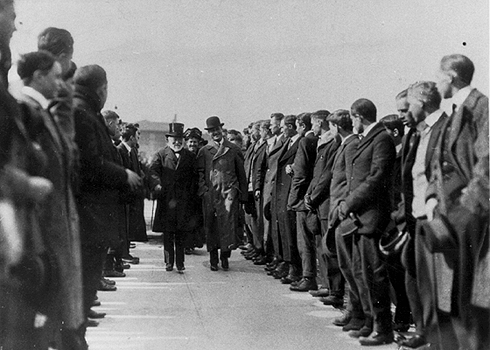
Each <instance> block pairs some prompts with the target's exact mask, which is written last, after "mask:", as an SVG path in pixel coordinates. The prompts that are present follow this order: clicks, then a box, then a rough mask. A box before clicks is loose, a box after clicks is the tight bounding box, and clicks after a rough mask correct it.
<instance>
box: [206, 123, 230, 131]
mask: <svg viewBox="0 0 490 350" xmlns="http://www.w3.org/2000/svg"><path fill="white" fill-rule="evenodd" d="M223 125H225V123H220V125H219V126H220V127H221V126H223ZM215 128H217V126H212V127H210V128H204V130H211V129H215Z"/></svg>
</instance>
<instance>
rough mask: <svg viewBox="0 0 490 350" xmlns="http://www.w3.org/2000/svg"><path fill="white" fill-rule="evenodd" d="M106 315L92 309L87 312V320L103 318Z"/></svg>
mask: <svg viewBox="0 0 490 350" xmlns="http://www.w3.org/2000/svg"><path fill="white" fill-rule="evenodd" d="M105 315H106V313H105V312H97V311H94V310H92V309H90V310H88V314H87V317H88V318H104V317H105Z"/></svg>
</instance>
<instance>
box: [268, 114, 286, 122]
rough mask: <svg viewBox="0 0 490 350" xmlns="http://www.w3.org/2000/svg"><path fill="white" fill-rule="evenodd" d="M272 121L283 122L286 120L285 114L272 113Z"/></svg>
mask: <svg viewBox="0 0 490 350" xmlns="http://www.w3.org/2000/svg"><path fill="white" fill-rule="evenodd" d="M271 119H276V120H279V121H281V120H283V119H284V114H282V113H272V114H271Z"/></svg>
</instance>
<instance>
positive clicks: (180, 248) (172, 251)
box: [163, 232, 187, 268]
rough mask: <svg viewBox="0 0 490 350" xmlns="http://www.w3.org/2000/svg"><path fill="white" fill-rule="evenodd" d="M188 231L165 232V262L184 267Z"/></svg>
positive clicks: (168, 264) (169, 264)
mask: <svg viewBox="0 0 490 350" xmlns="http://www.w3.org/2000/svg"><path fill="white" fill-rule="evenodd" d="M186 235H187V233H186V232H164V233H163V252H164V256H165V258H164V259H165V264H166V265H167V266H172V267H173V266H174V262H175V264H176V265H177V268H179V267H184V259H185V254H184V242H185V237H186Z"/></svg>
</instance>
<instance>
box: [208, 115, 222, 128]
mask: <svg viewBox="0 0 490 350" xmlns="http://www.w3.org/2000/svg"><path fill="white" fill-rule="evenodd" d="M223 125H224V124H223V123H222V122H221V121H220V120H219V117H217V116H215V115H213V116H212V117H209V118H208V119H206V127H205V128H204V130H210V129H215V128H219V127H222V126H223Z"/></svg>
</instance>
